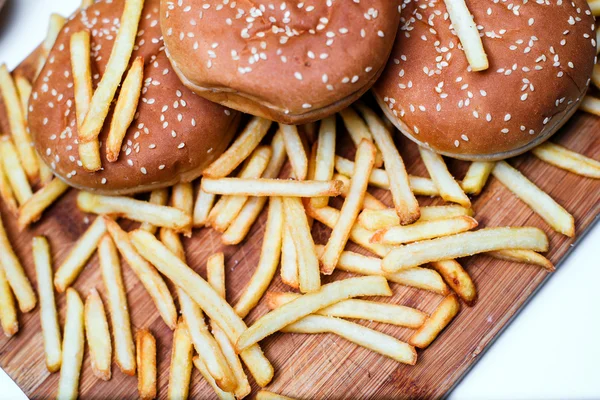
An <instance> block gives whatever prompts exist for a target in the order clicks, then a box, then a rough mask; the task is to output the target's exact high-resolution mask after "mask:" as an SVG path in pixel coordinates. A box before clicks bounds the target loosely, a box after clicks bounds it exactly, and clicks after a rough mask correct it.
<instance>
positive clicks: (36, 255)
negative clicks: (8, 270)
mask: <svg viewBox="0 0 600 400" xmlns="http://www.w3.org/2000/svg"><path fill="white" fill-rule="evenodd" d="M32 249H33V263H34V264H35V274H36V277H37V289H38V294H39V296H40V322H41V325H42V335H43V337H44V353H45V354H46V368H47V369H48V371H49V372H56V371H58V370H59V369H60V365H61V362H62V345H61V334H60V326H59V325H58V315H57V313H56V302H55V300H54V286H52V261H51V256H50V247H49V245H48V241H47V240H46V238H45V237H43V236H36V237H34V238H33V244H32Z"/></svg>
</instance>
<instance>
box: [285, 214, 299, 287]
mask: <svg viewBox="0 0 600 400" xmlns="http://www.w3.org/2000/svg"><path fill="white" fill-rule="evenodd" d="M284 214H285V213H284ZM281 281H282V282H283V283H285V284H286V285H288V286H291V287H293V288H294V289H299V288H300V282H299V280H298V254H297V253H296V245H295V244H294V238H293V236H292V231H291V230H290V225H289V224H288V223H287V219H284V224H283V236H282V240H281Z"/></svg>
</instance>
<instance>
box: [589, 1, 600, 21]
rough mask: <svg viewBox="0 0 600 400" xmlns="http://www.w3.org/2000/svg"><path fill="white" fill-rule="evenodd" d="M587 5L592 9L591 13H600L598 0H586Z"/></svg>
mask: <svg viewBox="0 0 600 400" xmlns="http://www.w3.org/2000/svg"><path fill="white" fill-rule="evenodd" d="M587 3H588V6H590V10H591V11H592V15H593V16H594V17H597V16H599V15H600V1H598V0H588V1H587Z"/></svg>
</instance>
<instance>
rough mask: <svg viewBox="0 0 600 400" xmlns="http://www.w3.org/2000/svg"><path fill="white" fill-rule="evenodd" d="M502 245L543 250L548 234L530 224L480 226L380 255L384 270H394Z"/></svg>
mask: <svg viewBox="0 0 600 400" xmlns="http://www.w3.org/2000/svg"><path fill="white" fill-rule="evenodd" d="M504 249H523V250H535V251H547V250H548V238H547V237H546V234H545V233H544V232H542V231H541V230H540V229H538V228H533V227H523V228H521V227H519V228H513V227H501V228H484V229H480V230H478V231H474V232H463V233H458V234H456V235H452V236H445V237H441V238H436V239H430V240H424V241H422V242H416V243H410V244H406V245H403V246H399V247H396V248H394V249H392V250H391V251H390V252H389V253H388V254H387V255H386V256H385V257H384V259H383V263H382V267H383V270H384V271H386V272H396V271H399V270H401V269H406V268H412V267H416V266H419V265H422V264H425V263H428V262H432V261H442V260H451V259H455V258H460V257H466V256H471V255H473V254H477V253H485V252H488V251H494V250H504Z"/></svg>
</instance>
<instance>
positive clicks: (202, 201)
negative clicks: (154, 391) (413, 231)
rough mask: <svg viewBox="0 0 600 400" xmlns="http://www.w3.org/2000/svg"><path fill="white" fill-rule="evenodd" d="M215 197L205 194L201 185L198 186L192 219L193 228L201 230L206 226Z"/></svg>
mask: <svg viewBox="0 0 600 400" xmlns="http://www.w3.org/2000/svg"><path fill="white" fill-rule="evenodd" d="M216 197H217V196H216V195H214V194H212V193H206V192H205V191H204V190H202V185H198V195H197V196H196V203H195V204H194V218H193V221H192V225H193V226H194V228H202V227H203V226H205V225H206V223H207V222H208V216H209V215H210V211H211V210H212V207H213V204H214V202H215V198H216Z"/></svg>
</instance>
